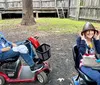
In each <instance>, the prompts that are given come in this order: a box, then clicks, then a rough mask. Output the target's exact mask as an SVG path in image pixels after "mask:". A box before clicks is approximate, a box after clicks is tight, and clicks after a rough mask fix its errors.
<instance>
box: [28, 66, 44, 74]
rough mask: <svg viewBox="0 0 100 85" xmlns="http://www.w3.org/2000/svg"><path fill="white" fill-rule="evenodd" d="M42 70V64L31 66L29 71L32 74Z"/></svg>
mask: <svg viewBox="0 0 100 85" xmlns="http://www.w3.org/2000/svg"><path fill="white" fill-rule="evenodd" d="M42 68H43V64H35V65H34V66H31V67H30V69H31V71H32V73H34V72H36V71H39V70H40V69H42Z"/></svg>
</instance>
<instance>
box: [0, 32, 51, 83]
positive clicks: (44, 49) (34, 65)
mask: <svg viewBox="0 0 100 85" xmlns="http://www.w3.org/2000/svg"><path fill="white" fill-rule="evenodd" d="M33 48H34V49H33ZM35 51H36V52H35ZM36 53H37V55H38V58H35V55H36ZM19 56H21V57H22V58H23V59H24V61H25V62H26V63H27V64H28V66H27V65H23V64H22V63H21V60H20V58H19ZM50 57H51V54H50V46H49V45H48V44H42V45H40V43H39V42H38V40H37V39H36V38H34V37H29V38H28V39H27V40H25V41H22V42H18V43H17V44H15V43H12V42H10V41H7V40H6V39H5V37H4V35H3V34H2V32H0V85H4V84H5V82H8V83H14V82H15V83H17V82H33V81H36V80H38V81H39V82H40V83H41V84H45V83H47V81H48V74H49V73H50V65H49V63H48V62H46V60H48V59H49V58H50Z"/></svg>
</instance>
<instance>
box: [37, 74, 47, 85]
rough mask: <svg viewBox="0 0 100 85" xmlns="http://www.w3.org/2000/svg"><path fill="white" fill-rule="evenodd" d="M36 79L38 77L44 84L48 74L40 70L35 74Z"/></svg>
mask: <svg viewBox="0 0 100 85" xmlns="http://www.w3.org/2000/svg"><path fill="white" fill-rule="evenodd" d="M37 79H38V81H39V82H40V83H41V84H46V83H47V81H48V76H47V75H46V73H45V72H40V73H39V74H38V75H37Z"/></svg>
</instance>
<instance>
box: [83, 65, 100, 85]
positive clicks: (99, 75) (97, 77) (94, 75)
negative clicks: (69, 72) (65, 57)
mask: <svg viewBox="0 0 100 85" xmlns="http://www.w3.org/2000/svg"><path fill="white" fill-rule="evenodd" d="M81 70H82V71H83V72H84V73H85V74H86V75H87V76H89V77H90V78H91V79H93V80H94V81H96V82H97V85H100V72H99V71H97V70H93V69H92V68H89V67H85V66H82V67H81Z"/></svg>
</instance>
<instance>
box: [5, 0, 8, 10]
mask: <svg viewBox="0 0 100 85" xmlns="http://www.w3.org/2000/svg"><path fill="white" fill-rule="evenodd" d="M5 8H6V9H7V8H8V3H7V0H5Z"/></svg>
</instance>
